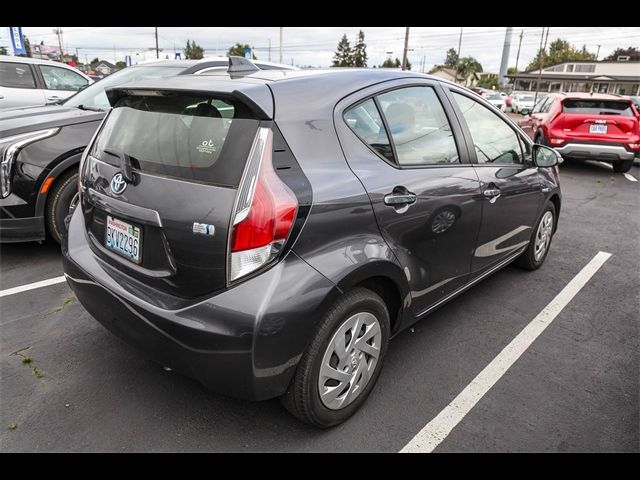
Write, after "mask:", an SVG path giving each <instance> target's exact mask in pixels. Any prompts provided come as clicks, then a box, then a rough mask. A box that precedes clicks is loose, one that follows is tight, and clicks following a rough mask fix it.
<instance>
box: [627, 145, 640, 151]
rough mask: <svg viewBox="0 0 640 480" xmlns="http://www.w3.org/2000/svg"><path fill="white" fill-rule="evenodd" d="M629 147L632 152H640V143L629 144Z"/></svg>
mask: <svg viewBox="0 0 640 480" xmlns="http://www.w3.org/2000/svg"><path fill="white" fill-rule="evenodd" d="M628 145H629V148H630V149H631V150H640V143H629V144H628Z"/></svg>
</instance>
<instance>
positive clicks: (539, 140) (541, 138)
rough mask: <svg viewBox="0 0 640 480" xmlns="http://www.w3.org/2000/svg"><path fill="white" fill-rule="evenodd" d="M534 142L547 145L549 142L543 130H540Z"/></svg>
mask: <svg viewBox="0 0 640 480" xmlns="http://www.w3.org/2000/svg"><path fill="white" fill-rule="evenodd" d="M534 142H535V143H537V144H539V145H546V144H547V143H546V141H545V139H544V135H543V134H542V132H538V134H537V135H536V138H535V140H534Z"/></svg>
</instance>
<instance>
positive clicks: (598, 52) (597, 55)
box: [596, 45, 602, 62]
mask: <svg viewBox="0 0 640 480" xmlns="http://www.w3.org/2000/svg"><path fill="white" fill-rule="evenodd" d="M601 46H602V45H598V51H597V52H596V62H597V61H598V57H599V56H600V47H601Z"/></svg>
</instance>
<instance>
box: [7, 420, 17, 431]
mask: <svg viewBox="0 0 640 480" xmlns="http://www.w3.org/2000/svg"><path fill="white" fill-rule="evenodd" d="M16 428H18V424H17V423H16V422H11V423H10V424H9V425H7V430H15V429H16Z"/></svg>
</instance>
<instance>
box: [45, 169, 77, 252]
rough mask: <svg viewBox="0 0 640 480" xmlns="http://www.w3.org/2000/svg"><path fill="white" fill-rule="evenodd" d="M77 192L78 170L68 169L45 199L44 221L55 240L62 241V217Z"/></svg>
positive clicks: (65, 214)
mask: <svg viewBox="0 0 640 480" xmlns="http://www.w3.org/2000/svg"><path fill="white" fill-rule="evenodd" d="M77 192H78V171H77V170H75V169H74V170H69V171H68V172H65V173H63V174H62V175H61V176H60V177H58V180H57V181H56V183H55V184H54V185H53V188H52V189H51V191H50V192H49V198H48V199H47V208H46V210H45V216H46V218H45V221H46V222H47V229H48V231H49V235H51V238H53V239H54V240H55V241H56V242H58V243H62V238H63V237H64V236H65V235H66V234H67V227H66V225H65V224H64V219H65V217H66V216H67V214H68V213H69V207H70V206H71V200H73V197H74V195H75V194H76V193H77Z"/></svg>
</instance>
